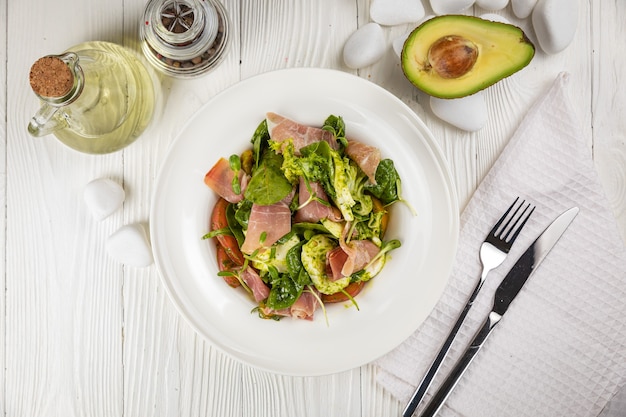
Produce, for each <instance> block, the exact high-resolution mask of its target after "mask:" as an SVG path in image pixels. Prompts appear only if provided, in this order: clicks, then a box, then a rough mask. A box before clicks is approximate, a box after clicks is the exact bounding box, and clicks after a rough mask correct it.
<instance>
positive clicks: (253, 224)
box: [241, 200, 291, 254]
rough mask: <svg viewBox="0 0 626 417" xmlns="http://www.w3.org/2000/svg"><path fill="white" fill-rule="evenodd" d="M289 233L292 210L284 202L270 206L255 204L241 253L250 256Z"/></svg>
mask: <svg viewBox="0 0 626 417" xmlns="http://www.w3.org/2000/svg"><path fill="white" fill-rule="evenodd" d="M289 231H291V210H289V206H288V205H287V203H286V202H285V201H284V200H283V201H279V202H278V203H275V204H272V205H269V206H261V205H258V204H253V205H252V210H251V211H250V218H249V219H248V230H247V232H246V239H245V240H244V242H243V245H241V251H242V252H243V253H247V254H250V253H252V252H254V251H255V250H257V249H261V248H263V247H270V246H272V245H273V244H274V243H276V241H277V240H278V239H280V238H281V237H283V236H285V235H286V234H287V233H289Z"/></svg>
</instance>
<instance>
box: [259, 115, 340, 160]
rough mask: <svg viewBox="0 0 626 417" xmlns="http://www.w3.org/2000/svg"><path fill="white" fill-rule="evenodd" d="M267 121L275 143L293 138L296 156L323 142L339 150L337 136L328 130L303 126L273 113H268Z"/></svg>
mask: <svg viewBox="0 0 626 417" xmlns="http://www.w3.org/2000/svg"><path fill="white" fill-rule="evenodd" d="M266 120H267V129H268V131H269V134H270V138H271V139H272V140H273V141H275V142H283V141H285V140H287V139H290V138H292V139H293V146H294V148H295V153H296V155H300V149H301V148H304V147H305V146H307V145H310V144H312V143H315V142H319V141H322V140H323V141H325V142H328V144H329V145H330V147H331V148H332V149H339V144H338V143H337V140H336V139H335V135H333V134H332V133H331V132H328V131H326V130H323V129H320V128H317V127H312V126H306V125H302V124H300V123H298V122H295V121H293V120H291V119H288V118H286V117H283V116H281V115H279V114H276V113H271V112H270V113H267V115H266Z"/></svg>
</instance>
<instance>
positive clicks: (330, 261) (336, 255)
mask: <svg viewBox="0 0 626 417" xmlns="http://www.w3.org/2000/svg"><path fill="white" fill-rule="evenodd" d="M347 260H348V254H347V253H346V252H345V251H344V250H343V249H342V248H341V247H340V246H337V247H336V248H335V249H333V250H331V251H329V252H327V253H326V265H327V267H328V268H327V271H326V275H327V276H328V278H329V279H330V280H331V281H337V280H339V279H341V278H343V277H344V275H343V274H342V273H341V270H342V269H343V266H344V265H345V263H346V261H347Z"/></svg>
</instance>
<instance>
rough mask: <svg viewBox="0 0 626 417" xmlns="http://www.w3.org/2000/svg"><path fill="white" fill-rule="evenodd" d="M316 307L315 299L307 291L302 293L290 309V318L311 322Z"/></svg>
mask: <svg viewBox="0 0 626 417" xmlns="http://www.w3.org/2000/svg"><path fill="white" fill-rule="evenodd" d="M317 306H318V302H317V297H316V296H315V295H314V294H313V293H311V292H309V291H303V292H302V294H300V297H298V299H297V300H296V302H295V303H293V305H292V306H291V308H290V312H291V316H292V317H295V318H297V319H304V320H313V314H314V313H315V310H316V309H317Z"/></svg>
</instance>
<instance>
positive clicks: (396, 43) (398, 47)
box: [391, 14, 435, 58]
mask: <svg viewBox="0 0 626 417" xmlns="http://www.w3.org/2000/svg"><path fill="white" fill-rule="evenodd" d="M433 17H435V15H432V14H429V15H426V16H424V17H423V18H422V19H421V20H420V21H419V22H418V26H419V25H421V24H422V23H424V22H426V21H427V20H430V19H432V18H433ZM410 34H411V32H407V33H405V34H404V35H400V36H398V37H397V38H395V39H394V40H393V41H392V42H391V47H392V48H393V51H394V52H395V53H396V55H398V58H401V57H402V48H404V42H406V39H407V38H408V37H409V35H410Z"/></svg>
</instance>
